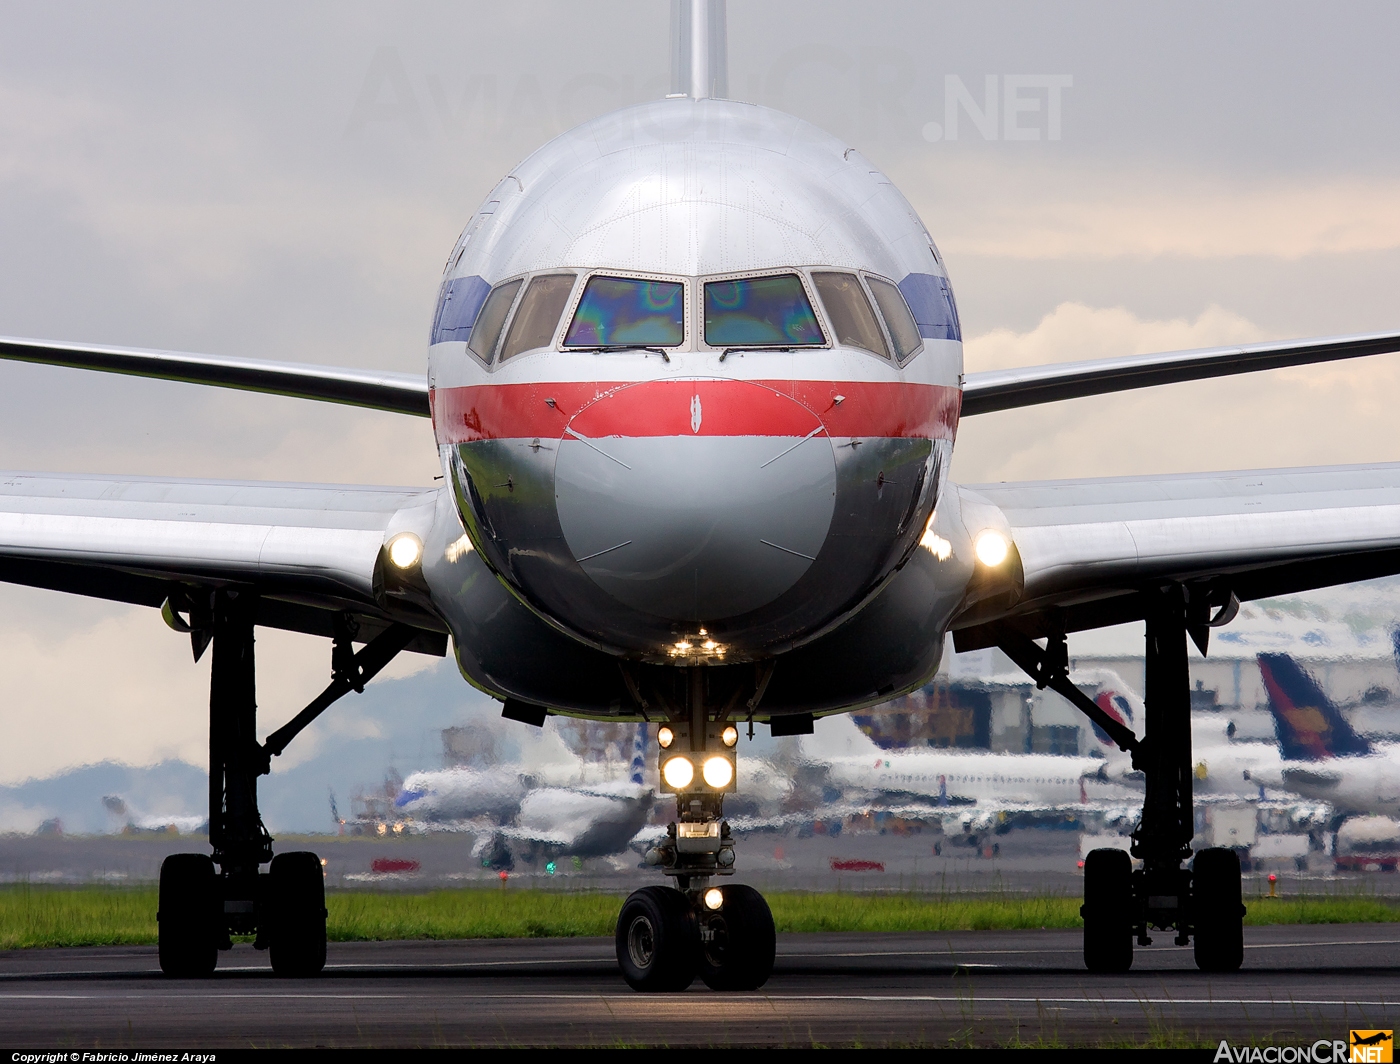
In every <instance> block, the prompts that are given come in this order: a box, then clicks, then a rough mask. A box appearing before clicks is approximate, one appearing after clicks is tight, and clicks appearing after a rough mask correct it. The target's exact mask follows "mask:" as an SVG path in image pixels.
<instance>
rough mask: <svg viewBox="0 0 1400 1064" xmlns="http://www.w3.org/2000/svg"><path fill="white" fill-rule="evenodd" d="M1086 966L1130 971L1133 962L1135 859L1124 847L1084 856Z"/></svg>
mask: <svg viewBox="0 0 1400 1064" xmlns="http://www.w3.org/2000/svg"><path fill="white" fill-rule="evenodd" d="M1079 912H1080V915H1081V916H1083V917H1084V966H1085V967H1086V968H1088V969H1089V971H1091V972H1104V973H1113V972H1126V971H1127V970H1128V969H1129V968H1131V967H1132V966H1133V859H1132V858H1131V857H1129V856H1128V854H1127V853H1126V852H1125V851H1123V850H1110V849H1103V850H1091V851H1090V852H1089V855H1088V856H1087V857H1085V858H1084V907H1083V908H1082V909H1080V910H1079Z"/></svg>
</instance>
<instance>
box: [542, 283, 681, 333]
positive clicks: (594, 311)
mask: <svg viewBox="0 0 1400 1064" xmlns="http://www.w3.org/2000/svg"><path fill="white" fill-rule="evenodd" d="M684 340H685V289H684V286H683V285H681V284H680V283H679V282H677V281H643V280H640V279H638V278H635V277H602V276H598V277H591V278H589V281H588V284H587V285H586V286H585V287H584V290H583V297H582V298H581V299H580V300H579V303H578V310H576V311H575V312H574V320H573V321H571V322H570V323H569V331H568V333H567V334H566V335H565V337H564V346H565V347H676V346H678V345H679V344H680V343H682V342H683V341H684Z"/></svg>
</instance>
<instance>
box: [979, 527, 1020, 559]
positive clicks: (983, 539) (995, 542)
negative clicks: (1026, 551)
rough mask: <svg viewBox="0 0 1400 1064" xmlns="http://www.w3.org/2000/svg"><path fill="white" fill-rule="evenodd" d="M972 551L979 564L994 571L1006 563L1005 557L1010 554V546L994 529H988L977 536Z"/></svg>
mask: <svg viewBox="0 0 1400 1064" xmlns="http://www.w3.org/2000/svg"><path fill="white" fill-rule="evenodd" d="M972 549H973V551H974V552H975V553H976V555H977V560H978V561H979V562H981V563H982V564H983V565H985V566H987V567H988V568H993V569H994V568H996V567H997V566H998V565H1000V564H1001V563H1002V562H1004V561H1006V556H1007V555H1008V554H1010V553H1011V544H1010V543H1008V542H1007V541H1006V537H1005V536H1003V535H1002V534H1001V533H1000V532H998V531H997V530H996V529H995V528H988V529H985V530H983V531H982V532H979V533H978V534H977V541H976V542H975V543H974V544H973V545H972Z"/></svg>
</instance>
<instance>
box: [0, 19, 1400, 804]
mask: <svg viewBox="0 0 1400 1064" xmlns="http://www.w3.org/2000/svg"><path fill="white" fill-rule="evenodd" d="M3 19H4V23H3V24H4V27H5V32H4V33H3V34H0V334H8V335H18V336H38V337H51V338H59V339H71V340H87V341H94V342H111V343H120V344H132V345H139V346H146V347H157V348H170V349H176V350H190V351H209V352H217V353H223V354H232V355H245V356H251V357H264V358H277V359H289V360H303V361H313V362H326V363H344V364H354V365H363V366H382V367H385V368H391V369H398V370H406V371H415V372H416V371H420V370H421V369H422V367H423V360H424V354H425V346H426V337H427V330H428V324H429V320H430V316H431V310H432V302H433V298H434V294H435V289H436V285H437V280H438V277H439V274H440V270H441V267H442V261H443V258H444V257H445V255H446V253H447V252H448V250H449V249H450V248H451V247H452V245H453V242H454V240H455V238H456V236H457V233H458V231H459V230H460V228H461V226H462V224H463V223H464V221H465V220H466V218H467V217H468V216H469V214H470V213H471V211H472V209H473V208H474V206H475V205H476V204H477V203H478V202H479V201H480V199H481V198H482V197H483V196H484V194H485V193H486V192H487V191H488V190H489V189H490V187H491V186H492V185H493V184H494V183H495V182H496V181H497V180H498V179H499V177H500V176H501V175H503V174H504V173H506V172H507V171H508V170H509V169H510V168H511V166H512V165H513V164H514V163H515V162H516V161H518V160H519V159H520V158H521V157H523V156H524V155H525V154H527V153H528V152H529V151H531V150H532V149H533V148H534V147H536V146H538V145H539V144H540V143H541V142H543V141H544V140H545V139H547V138H548V137H550V136H552V135H554V134H556V133H559V132H562V131H563V130H564V129H565V128H567V127H568V126H570V125H572V124H574V123H576V122H578V121H581V120H583V119H586V118H588V117H590V116H592V115H594V114H598V113H601V112H603V111H606V110H609V109H611V108H613V107H616V106H619V105H622V104H625V103H630V102H634V101H639V100H644V99H649V98H654V97H656V96H659V95H661V94H663V93H664V92H665V91H666V89H667V85H668V71H667V61H668V50H667V34H668V19H669V9H668V5H667V4H666V3H664V2H663V0H636V2H626V3H599V2H592V3H589V4H586V5H585V4H578V3H516V4H512V5H501V4H485V3H470V2H460V0H459V2H453V3H441V4H437V3H415V4H411V5H406V4H355V3H345V2H338V3H335V4H329V3H303V4H300V5H293V6H289V5H284V4H261V5H259V4H240V5H232V6H223V7H218V8H216V7H215V6H213V5H191V4H187V3H183V2H181V3H143V4H124V5H114V4H77V3H54V4H48V5H30V4H18V3H13V4H6V5H4V7H3ZM729 21H730V40H731V45H730V70H731V75H730V84H731V95H733V96H735V97H737V98H741V99H748V100H752V101H755V102H760V103H765V104H769V105H772V106H775V107H780V108H782V109H785V110H789V111H792V112H794V113H796V114H798V115H800V116H802V117H804V118H807V119H809V120H811V121H813V122H816V123H817V124H819V125H821V126H823V127H825V128H827V129H829V130H831V131H832V132H833V133H835V134H837V135H838V136H840V137H843V138H845V139H847V140H849V141H850V142H851V144H852V145H853V146H855V147H858V148H859V149H861V150H862V151H863V152H865V153H866V154H867V155H868V156H869V157H870V158H871V159H872V160H874V161H875V162H876V163H877V164H878V165H880V166H881V167H883V168H884V169H885V170H886V171H887V172H888V173H889V175H890V176H891V177H892V179H893V180H894V181H895V183H896V184H897V185H899V187H900V188H901V189H902V190H903V191H904V193H905V194H906V195H907V196H908V197H909V199H910V200H911V202H913V204H914V205H915V207H916V208H917V209H918V210H919V212H920V213H921V215H922V216H923V218H924V220H925V221H926V223H927V224H928V226H929V228H930V231H931V232H932V233H933V234H934V236H935V238H936V239H937V240H938V241H939V243H940V246H941V248H942V249H943V251H944V253H945V256H946V258H947V261H948V266H949V271H950V273H951V275H952V280H953V284H954V287H955V289H956V292H957V295H958V298H959V301H960V305H961V310H962V316H963V322H964V328H965V333H966V335H967V337H968V339H969V342H968V344H967V358H968V364H969V368H972V369H978V368H992V367H995V366H999V365H1009V364H1013V363H1031V362H1041V361H1059V360H1064V359H1072V358H1090V357H1097V356H1106V355H1114V354H1123V353H1128V352H1131V351H1146V350H1156V349H1163V348H1177V347H1191V346H1205V345H1210V344H1216V343H1224V342H1233V341H1244V340H1253V339H1265V338H1270V337H1286V336H1310V335H1324V334H1335V333H1343V332H1354V331H1362V330H1368V329H1381V328H1392V327H1395V326H1397V325H1400V307H1397V306H1396V303H1397V300H1396V297H1395V295H1394V293H1395V292H1396V291H1397V290H1400V177H1397V176H1396V175H1397V174H1400V166H1397V163H1400V158H1397V157H1398V156H1400V135H1397V134H1400V81H1398V80H1397V74H1396V72H1395V66H1394V62H1393V56H1392V55H1391V52H1392V50H1393V42H1394V41H1395V40H1396V39H1397V38H1398V37H1400V32H1398V31H1400V9H1396V8H1395V7H1394V6H1393V5H1381V4H1361V3H1355V4H1349V5H1347V6H1345V7H1343V8H1335V7H1333V8H1322V7H1319V6H1318V5H1316V4H1308V3H1236V4H1232V5H1229V6H1221V5H1215V4H1205V3H1201V4H1187V3H1173V4H1164V5H1153V6H1151V7H1148V6H1147V5H1125V4H1120V3H1049V2H1047V3H1036V4H1030V3H979V4H937V3H930V2H927V0H921V2H918V3H892V2H890V3H881V4H855V3H846V4H834V3H811V2H806V3H796V2H776V0H774V2H758V0H731V4H730V13H729ZM1024 75H1057V76H1062V77H1064V76H1067V77H1068V78H1070V79H1072V84H1070V85H1069V86H1068V87H1065V88H1063V89H1062V90H1061V116H1060V118H1061V121H1060V135H1059V139H1058V140H1051V139H1049V133H1050V130H1049V116H1048V113H1047V110H1046V109H1047V108H1048V107H1049V103H1050V101H1049V95H1048V93H1047V92H1045V91H1043V90H1038V89H1029V90H1026V89H1023V90H1020V91H1019V95H1018V96H1017V98H1018V99H1021V100H1022V102H1023V104H1029V103H1034V104H1038V105H1040V106H1041V108H1042V109H1041V110H1040V111H1026V112H1019V113H1018V114H1017V115H1016V116H1015V118H1016V122H1017V125H1018V126H1019V128H1021V129H1024V130H1027V131H1029V132H1034V133H1037V134H1038V135H1039V139H1035V140H1030V139H1008V138H1007V137H1006V136H1005V134H1006V130H1007V123H1006V120H1005V114H1004V113H1003V112H1002V110H1001V108H1000V107H998V109H997V110H996V111H995V112H994V114H993V116H991V122H990V126H989V127H988V130H987V131H988V132H990V133H994V134H995V135H996V139H994V140H991V139H986V137H984V136H983V134H982V133H980V132H979V131H978V129H977V127H976V126H975V125H974V124H973V122H972V119H971V117H970V116H969V114H968V111H967V110H966V109H965V108H964V109H962V110H960V111H959V112H958V113H959V119H960V121H959V134H958V137H957V139H956V140H952V139H949V138H948V137H947V136H946V135H944V134H945V133H946V130H943V129H942V128H941V127H943V126H945V125H946V124H947V123H946V118H947V114H946V108H945V105H946V93H947V89H948V85H949V80H948V79H949V77H950V76H954V77H955V78H956V79H958V80H957V84H959V85H962V86H965V87H966V88H967V91H968V93H969V94H970V98H971V99H973V100H975V101H977V102H978V103H979V104H980V103H985V96H984V92H985V89H986V85H987V78H988V77H989V76H990V77H991V78H992V79H993V84H994V86H995V89H996V91H997V92H998V102H999V103H1004V102H1005V96H1006V93H1007V87H1008V85H1012V86H1013V87H1014V84H1015V79H1016V78H1017V77H1018V76H1024ZM984 124H986V123H984ZM935 125H936V126H938V127H940V128H939V129H938V130H937V131H935V130H934V128H933V127H934V126H935ZM935 132H937V134H938V139H937V140H931V139H929V138H930V137H931V136H933V135H934V133H935ZM1397 401H1400V360H1397V359H1395V358H1382V359H1374V360H1370V361H1367V362H1364V363H1351V364H1344V365H1341V366H1332V367H1319V368H1312V369H1301V370H1293V371H1287V372H1282V373H1277V374H1270V375H1265V376H1260V377H1255V378H1240V379H1236V380H1231V381H1216V382H1203V383H1197V384H1191V385H1180V386H1175V387H1172V388H1166V389H1158V390H1154V391H1147V392H1138V393H1133V394H1130V395H1127V396H1120V397H1105V398H1098V399H1091V400H1081V401H1077V402H1074V403H1066V404H1057V405H1054V406H1049V407H1045V408H1043V409H1040V410H1036V411H1031V412H1015V413H1007V414H1000V415H992V416H989V417H984V418H980V419H976V420H975V421H970V422H969V423H968V424H967V425H966V426H965V428H964V430H963V433H962V436H961V439H960V441H959V448H958V459H957V462H956V468H955V472H956V473H957V475H958V476H959V477H960V478H961V479H963V480H967V481H976V480H981V479H1018V478H1040V477H1054V476H1088V475H1100V474H1120V473H1150V472H1166V471H1172V470H1189V469H1218V468H1237V467H1249V466H1273V465H1289V464H1318V463H1329V462H1362V461H1379V460H1388V461H1389V460H1397V459H1400V432H1397V431H1396V429H1395V427H1394V417H1393V415H1392V411H1393V409H1394V408H1395V406H1396V403H1397ZM0 467H3V468H10V469H32V470H87V471H100V472H114V473H147V474H157V475H181V476H208V477H249V478H267V479H288V480H319V481H333V480H344V481H361V482H363V481H374V482H389V483H426V482H427V481H428V479H429V478H430V477H431V476H432V475H433V474H434V472H435V471H436V469H435V457H434V453H433V448H432V443H431V436H430V432H429V429H428V426H427V425H426V423H425V422H422V421H420V420H417V419H411V418H400V417H395V416H391V415H384V414H373V413H367V412H357V411H350V410H344V409H338V408H333V407H326V406H321V405H318V404H313V403H305V402H299V401H295V400H288V399H277V398H272V397H265V396H253V395H244V394H240V393H226V392H219V391H217V390H209V389H199V388H195V387H191V386H185V385H177V384H167V383H161V382H154V381H140V380H134V379H128V378H113V377H106V376H101V375H95V374H83V373H79V372H76V371H66V370H56V369H47V368H40V367H31V366H19V365H13V364H0ZM260 649H261V651H262V657H261V659H260V674H261V675H260V678H261V680H262V684H261V688H262V697H261V699H260V701H261V703H262V705H263V706H264V708H265V710H266V718H265V719H267V720H269V721H270V722H272V721H275V720H280V719H281V718H282V717H283V716H285V715H289V714H290V713H291V712H293V711H295V709H297V708H299V706H300V704H301V703H302V702H304V701H305V700H306V698H308V697H310V695H311V694H312V693H314V692H315V691H316V690H318V689H319V688H320V686H321V685H322V684H323V683H324V682H325V678H326V674H327V669H328V663H327V661H326V660H325V659H326V657H327V654H326V650H325V648H324V646H323V645H321V644H320V643H319V642H317V641H311V640H302V639H299V638H297V637H292V636H286V635H281V634H276V633H268V634H266V635H264V636H262V637H261V642H260ZM187 655H188V650H187V647H186V644H185V643H184V641H183V640H181V639H179V638H178V637H176V636H174V635H173V634H172V633H170V632H168V631H167V630H166V629H165V628H164V627H163V626H162V625H161V623H160V621H159V619H158V618H157V617H156V616H155V615H154V613H152V612H150V611H142V610H134V609H126V608H123V607H116V606H110V605H105V604H97V603H88V602H85V601H82V600H74V599H68V598H66V597H63V596H58V595H52V594H48V593H40V592H34V591H27V590H19V589H10V588H0V665H3V669H0V705H3V706H5V710H4V713H5V716H6V718H7V722H8V723H10V724H11V727H10V728H9V729H8V733H9V735H10V742H9V743H8V744H7V748H6V749H5V750H3V751H0V780H10V779H16V778H20V777H23V776H27V775H31V774H34V773H47V772H49V771H52V770H53V769H55V768H57V767H58V766H60V765H63V764H71V763H78V762H83V761H91V760H95V759H97V758H101V757H104V756H113V757H118V758H122V759H125V760H129V761H134V762H138V763H140V762H146V761H150V760H154V759H156V758H159V757H162V756H168V755H175V756H182V757H186V758H188V759H190V760H193V761H196V762H202V759H203V753H202V748H203V744H204V741H205V740H204V734H205V731H204V729H205V723H204V709H203V702H204V699H205V697H206V696H205V693H204V684H205V682H206V679H207V662H206V664H205V666H204V667H201V668H196V667H194V666H192V665H191V664H190V663H189V661H188V657H187Z"/></svg>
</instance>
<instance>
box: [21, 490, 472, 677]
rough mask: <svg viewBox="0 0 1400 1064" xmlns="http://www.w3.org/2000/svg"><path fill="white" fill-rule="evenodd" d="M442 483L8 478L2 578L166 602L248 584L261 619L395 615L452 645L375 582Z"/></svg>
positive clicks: (323, 621) (299, 625) (433, 647)
mask: <svg viewBox="0 0 1400 1064" xmlns="http://www.w3.org/2000/svg"><path fill="white" fill-rule="evenodd" d="M438 496H439V492H438V491H436V490H433V489H428V490H424V489H421V488H377V487H353V486H348V485H318V484H270V483H249V482H238V481H197V480H175V479H163V478H155V477H122V478H117V477H104V476H86V475H60V474H34V473H0V581H5V582H7V583H14V584H27V585H30V586H32V587H43V588H50V589H53V590H57V591H68V592H72V593H75V594H80V595H89V596H92V597H96V598H106V599H114V600H117V601H121V602H131V603H137V604H140V605H145V606H161V605H162V603H164V602H165V601H166V600H167V599H168V598H170V597H171V596H172V595H173V596H175V597H177V598H178V597H179V596H180V595H181V594H182V593H183V592H184V591H186V590H189V589H194V588H216V587H224V586H232V587H236V588H237V587H247V588H250V589H253V590H256V591H257V592H258V595H259V607H258V617H257V621H258V623H259V624H262V625H267V626H270V627H274V628H286V629H290V630H292V631H301V632H309V633H311V634H314V635H325V636H328V635H332V634H333V633H334V631H335V624H336V619H337V618H338V617H339V616H342V615H344V614H349V615H350V616H351V617H353V618H354V619H355V620H356V623H357V624H358V625H359V632H360V634H359V635H358V636H357V637H356V638H357V640H360V641H362V640H365V639H368V638H370V637H372V636H373V635H375V634H377V633H378V632H380V631H383V630H384V629H386V628H387V627H388V626H389V625H390V624H391V623H394V622H395V621H397V622H400V623H405V624H408V625H410V626H412V627H414V628H416V629H419V630H420V635H419V637H417V638H416V639H415V643H414V644H412V645H410V647H409V649H411V650H426V651H428V652H430V653H436V654H441V653H443V651H444V650H445V648H446V637H445V627H444V625H443V623H442V621H441V620H439V619H438V618H437V617H436V616H434V615H433V614H432V613H431V612H430V611H428V610H426V609H422V608H418V607H416V606H415V605H414V603H413V602H412V601H401V600H393V601H391V600H389V599H388V598H386V596H385V595H383V594H382V593H381V592H382V588H380V587H379V586H378V578H379V576H380V572H381V567H382V554H383V551H384V544H385V542H386V540H387V539H388V538H389V537H390V536H391V535H394V534H396V533H397V532H399V531H401V530H410V531H414V532H416V533H417V534H418V535H419V537H420V538H423V537H424V536H425V534H426V532H427V529H428V528H429V527H430V526H431V524H432V520H433V515H434V512H435V507H436V505H437V503H438Z"/></svg>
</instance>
